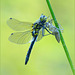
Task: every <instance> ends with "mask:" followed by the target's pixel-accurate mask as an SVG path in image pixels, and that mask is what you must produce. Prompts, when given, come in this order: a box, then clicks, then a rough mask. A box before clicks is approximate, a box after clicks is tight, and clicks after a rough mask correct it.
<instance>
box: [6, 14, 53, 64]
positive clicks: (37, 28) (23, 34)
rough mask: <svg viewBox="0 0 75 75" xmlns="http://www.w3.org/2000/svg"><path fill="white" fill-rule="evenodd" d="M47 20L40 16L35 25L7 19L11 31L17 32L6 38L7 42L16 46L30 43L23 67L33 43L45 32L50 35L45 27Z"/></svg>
mask: <svg viewBox="0 0 75 75" xmlns="http://www.w3.org/2000/svg"><path fill="white" fill-rule="evenodd" d="M47 18H48V17H46V16H45V15H43V14H42V15H41V16H40V18H39V19H38V20H37V21H36V22H35V23H31V22H21V21H18V20H16V19H14V18H9V19H8V21H7V24H8V26H9V27H10V28H11V29H13V30H15V31H19V32H14V33H12V34H11V35H10V36H9V38H8V40H9V41H11V42H13V43H16V44H26V43H29V42H31V45H30V47H29V50H28V52H27V55H26V59H25V65H26V64H27V63H28V60H29V57H30V54H31V51H32V48H33V45H34V43H35V42H37V41H39V40H41V39H42V38H43V37H44V36H45V30H46V31H47V32H48V33H49V34H52V33H51V32H50V31H49V30H48V29H47V27H46V23H47Z"/></svg>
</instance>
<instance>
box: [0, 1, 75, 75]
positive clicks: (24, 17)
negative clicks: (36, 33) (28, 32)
mask: <svg viewBox="0 0 75 75" xmlns="http://www.w3.org/2000/svg"><path fill="white" fill-rule="evenodd" d="M50 1H51V5H52V8H53V11H54V13H55V16H56V18H57V20H58V23H60V24H61V26H62V27H63V29H64V31H63V33H62V34H63V37H64V40H65V43H66V45H67V47H68V51H69V53H70V56H71V59H72V62H73V64H74V66H75V58H74V57H75V53H74V52H75V51H74V49H75V47H74V42H75V40H74V36H75V34H74V0H50ZM42 13H43V14H44V15H46V16H49V15H50V12H49V9H48V6H47V3H46V0H1V75H72V71H71V68H70V65H69V62H68V60H67V57H66V55H65V52H64V49H63V47H62V44H61V42H60V43H58V42H57V41H56V39H55V37H54V36H52V35H49V36H46V37H44V38H43V39H41V40H40V41H39V42H36V43H35V45H34V48H33V50H32V53H31V57H30V60H29V62H28V64H27V65H24V63H25V57H26V54H27V51H28V49H29V46H30V43H29V44H24V45H17V44H14V43H11V42H10V41H8V37H9V35H10V34H11V33H12V32H15V31H13V30H12V29H11V28H9V27H8V25H7V20H8V19H9V18H10V17H12V18H15V19H18V20H20V21H26V22H32V23H34V22H35V21H36V20H37V19H38V18H39V17H40V15H41V14H42Z"/></svg>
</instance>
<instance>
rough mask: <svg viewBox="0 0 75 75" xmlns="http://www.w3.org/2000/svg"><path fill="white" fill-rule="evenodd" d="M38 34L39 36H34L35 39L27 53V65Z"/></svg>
mask: <svg viewBox="0 0 75 75" xmlns="http://www.w3.org/2000/svg"><path fill="white" fill-rule="evenodd" d="M37 36H38V35H36V37H33V38H34V39H33V41H32V42H31V45H30V47H29V50H28V52H27V55H26V60H25V65H26V64H27V62H28V60H29V57H30V53H31V50H32V48H33V45H34V43H35V41H36V39H37Z"/></svg>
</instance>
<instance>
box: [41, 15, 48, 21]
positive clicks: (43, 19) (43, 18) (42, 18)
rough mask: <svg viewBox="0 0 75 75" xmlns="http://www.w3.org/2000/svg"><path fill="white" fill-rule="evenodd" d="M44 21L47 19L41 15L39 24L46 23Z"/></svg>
mask: <svg viewBox="0 0 75 75" xmlns="http://www.w3.org/2000/svg"><path fill="white" fill-rule="evenodd" d="M46 20H47V17H46V16H45V15H43V14H42V15H41V16H40V21H41V22H46Z"/></svg>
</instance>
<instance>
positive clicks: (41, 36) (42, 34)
mask: <svg viewBox="0 0 75 75" xmlns="http://www.w3.org/2000/svg"><path fill="white" fill-rule="evenodd" d="M44 33H45V30H44V29H43V28H41V29H40V31H39V34H38V37H37V40H36V41H39V40H41V39H42V38H43V36H44Z"/></svg>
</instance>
